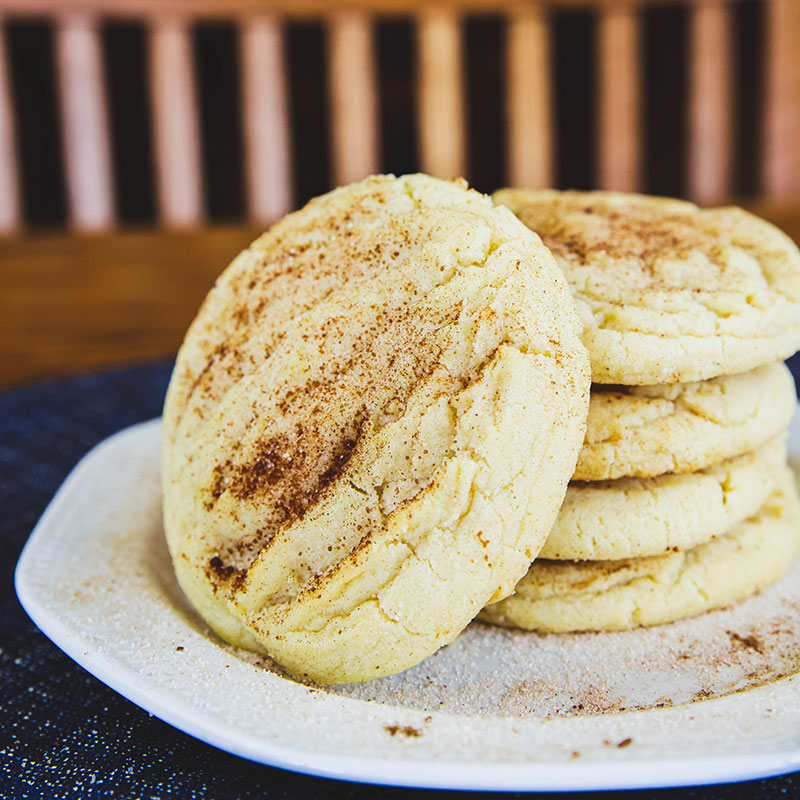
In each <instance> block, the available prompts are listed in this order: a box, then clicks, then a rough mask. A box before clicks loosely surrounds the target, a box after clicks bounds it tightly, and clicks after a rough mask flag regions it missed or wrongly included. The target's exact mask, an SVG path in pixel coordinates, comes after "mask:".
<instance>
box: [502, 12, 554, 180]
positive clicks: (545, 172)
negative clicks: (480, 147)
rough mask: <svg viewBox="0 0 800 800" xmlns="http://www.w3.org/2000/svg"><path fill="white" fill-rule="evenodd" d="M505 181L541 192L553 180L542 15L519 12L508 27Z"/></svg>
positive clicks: (546, 47) (546, 48)
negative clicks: (540, 189)
mask: <svg viewBox="0 0 800 800" xmlns="http://www.w3.org/2000/svg"><path fill="white" fill-rule="evenodd" d="M506 58H507V63H506V71H507V76H508V172H509V175H508V180H509V183H510V184H511V185H512V186H526V187H529V188H541V187H545V186H550V185H551V183H552V180H553V166H552V162H553V133H552V132H553V120H552V104H551V89H550V36H549V33H548V28H547V20H546V18H545V15H544V11H543V10H542V9H541V8H539V7H536V6H528V7H521V8H520V9H519V10H516V11H514V12H513V13H512V15H511V17H510V18H509V22H508V44H507V48H506Z"/></svg>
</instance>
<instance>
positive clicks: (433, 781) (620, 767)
mask: <svg viewBox="0 0 800 800" xmlns="http://www.w3.org/2000/svg"><path fill="white" fill-rule="evenodd" d="M795 419H796V420H797V419H798V417H795ZM160 424H161V420H160V418H158V417H156V418H154V419H151V420H147V421H145V422H140V423H137V424H135V425H132V426H129V427H126V428H123V429H122V430H120V431H117V432H116V433H114V434H112V435H111V436H109V437H107V438H105V439H103V440H102V441H100V442H98V443H97V444H96V445H94V446H93V447H92V448H91V449H90V450H89V451H88V452H87V453H86V454H85V455H84V456H82V457H81V459H80V460H79V461H78V462H77V463H76V465H75V466H74V467H73V468H72V469H71V470H70V472H69V474H68V475H67V477H66V478H65V479H64V481H63V482H62V484H61V486H60V487H59V489H58V490H57V492H56V493H55V495H54V496H53V498H52V499H51V500H50V502H49V503H48V505H47V507H46V508H45V510H44V512H43V513H42V515H41V517H40V518H39V520H38V522H37V523H36V525H35V527H34V529H33V531H32V532H31V534H30V535H29V536H28V539H27V541H26V542H25V545H24V547H23V549H22V552H21V554H20V557H19V559H18V561H17V564H16V568H15V571H14V587H15V591H16V594H17V598H18V599H19V602H20V604H21V605H22V608H23V609H24V610H25V612H26V613H27V614H28V616H29V617H30V619H31V620H32V621H33V622H34V624H35V625H36V626H37V627H38V628H39V629H40V630H41V631H42V633H44V635H45V636H47V638H48V639H50V640H51V641H52V642H53V643H54V644H55V645H56V646H57V647H58V648H59V649H60V650H62V651H63V652H64V653H65V654H66V655H67V656H68V657H69V658H71V659H72V660H73V661H74V662H75V663H77V664H78V665H79V666H80V667H82V668H83V669H85V670H86V671H87V672H89V673H90V674H91V675H93V676H94V677H95V678H97V679H98V680H99V681H101V682H102V683H104V684H105V685H106V686H108V687H109V688H111V689H112V690H113V691H115V692H117V693H118V694H119V695H121V696H122V697H124V698H125V699H127V700H129V701H130V702H132V703H134V704H135V705H137V706H138V707H140V708H142V709H143V710H145V711H147V712H148V713H150V714H153V715H154V716H156V717H158V718H159V719H161V720H162V721H163V722H165V723H167V724H169V725H171V726H173V727H175V728H177V729H178V730H180V731H182V732H183V733H185V734H187V735H189V736H192V737H194V738H196V739H199V740H200V741H203V742H205V743H206V744H209V745H211V746H214V747H217V748H218V749H221V750H224V751H226V752H228V753H231V754H233V755H237V756H240V757H243V758H246V759H248V760H250V761H254V762H257V763H262V764H265V765H267V766H271V767H276V768H280V769H286V770H290V771H293V772H297V773H301V774H307V775H313V776H316V777H324V778H332V779H337V780H345V781H354V782H359V783H368V784H374V785H386V786H398V787H408V788H429V789H456V790H475V791H480V790H488V791H526V790H527V791H530V790H540V791H586V790H603V789H634V788H638V789H655V788H669V787H681V786H699V785H709V784H713V783H732V782H737V781H743V780H753V779H758V778H768V777H773V776H777V775H782V774H787V773H789V772H793V771H795V770H797V769H800V725H798V731H797V745H796V746H795V747H790V748H784V749H774V750H769V751H761V752H757V753H749V754H742V753H732V754H718V755H713V756H709V755H699V756H697V757H680V758H676V757H667V758H657V757H642V758H639V759H636V760H633V759H631V760H624V761H601V760H597V759H593V758H592V757H591V756H589V755H587V756H585V757H584V758H582V759H581V760H580V761H577V760H576V761H570V762H550V763H546V762H541V761H539V762H525V761H508V762H502V761H491V762H487V763H481V762H478V763H468V762H464V761H454V760H442V759H428V760H425V759H417V758H408V757H405V758H397V759H394V758H382V757H369V758H367V759H365V758H360V757H357V756H352V755H346V754H340V755H336V754H329V753H321V754H320V753H315V752H313V751H310V750H303V749H302V748H301V747H281V746H279V745H276V744H274V743H272V742H265V741H260V742H256V743H253V741H252V737H250V736H249V735H248V734H247V733H239V734H238V735H237V733H236V729H235V725H231V724H228V725H227V726H223V727H224V729H223V728H221V727H220V725H219V724H216V723H215V724H214V725H211V724H204V722H203V720H202V719H201V718H200V717H199V715H198V714H197V712H196V711H195V710H194V709H192V708H191V707H190V706H186V705H185V703H183V702H181V701H180V700H179V699H178V700H176V699H175V698H174V697H173V696H172V695H171V694H170V692H169V691H168V690H166V689H164V688H161V687H158V686H152V685H148V680H147V678H146V677H143V676H141V675H140V674H138V673H137V672H136V670H135V669H133V668H132V667H129V666H128V665H126V664H125V663H123V662H121V661H115V660H114V659H113V657H110V656H106V655H103V654H102V653H98V652H93V651H92V649H91V643H89V642H86V641H85V640H84V639H83V637H82V635H81V633H80V631H78V630H73V629H71V628H70V625H69V624H68V623H66V622H64V621H62V620H61V619H60V618H59V617H58V614H57V613H54V612H52V611H51V610H50V609H49V608H47V607H46V605H45V604H44V602H43V598H40V597H39V595H38V590H37V589H36V588H35V587H34V586H33V584H32V583H30V582H29V581H28V579H27V575H28V572H29V571H30V564H31V563H32V562H33V561H34V559H35V556H36V548H37V546H38V543H39V541H41V540H43V539H44V538H45V535H46V532H47V529H48V527H49V526H50V525H51V524H52V520H53V519H57V517H58V515H59V513H60V512H61V509H62V507H64V506H68V504H69V501H70V499H71V496H72V495H73V494H75V493H76V492H78V493H79V490H80V484H81V480H82V478H83V474H84V473H85V472H86V470H87V469H88V467H89V466H90V465H91V462H92V461H94V460H96V458H98V456H100V455H102V452H103V451H104V450H106V449H109V448H112V447H118V446H120V445H121V444H124V442H125V441H126V440H128V439H133V438H138V437H140V436H143V435H148V434H150V432H151V430H152V429H155V428H159V427H160ZM792 677H793V676H787V677H786V678H784V679H782V680H784V681H785V680H790V679H791V678H792ZM742 694H747V692H743V693H742ZM730 697H731V695H728V696H726V697H721V698H716V699H712V700H705V701H702V702H703V703H718V702H721V701H725V700H728V699H729V698H730ZM362 702H363V701H362ZM658 711H659V709H650V710H649V711H648V712H647V713H652V714H657V713H658ZM631 713H641V712H614V713H613V714H609V715H607V716H609V717H612V716H613V717H617V718H621V717H624V716H625V715H627V714H631ZM496 719H502V717H498V718H496ZM509 719H512V718H509Z"/></svg>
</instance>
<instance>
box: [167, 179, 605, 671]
mask: <svg viewBox="0 0 800 800" xmlns="http://www.w3.org/2000/svg"><path fill="white" fill-rule="evenodd" d="M580 331H581V323H580V319H579V317H578V314H577V312H576V310H575V306H574V303H573V302H572V299H571V296H570V292H569V288H568V286H567V284H566V281H565V280H564V278H563V275H562V274H561V272H560V271H559V269H558V267H557V266H556V264H555V262H554V260H553V258H552V256H551V254H550V253H549V251H548V250H547V249H546V248H544V247H543V246H542V244H541V242H540V241H539V239H538V237H536V236H535V235H533V234H532V233H531V232H530V231H529V230H528V229H527V228H525V226H523V225H522V224H521V223H520V222H519V221H518V220H517V219H515V218H514V216H513V215H512V214H511V213H510V212H508V211H507V210H506V209H497V208H495V207H493V205H492V203H491V201H490V200H489V198H487V197H485V196H483V195H480V194H478V193H476V192H472V191H467V190H466V189H465V188H464V187H463V185H462V184H459V183H454V182H445V181H440V180H436V179H433V178H429V177H426V176H420V175H417V176H407V177H403V178H399V179H396V178H393V177H390V176H389V177H387V176H379V177H373V178H370V179H367V180H365V181H362V182H361V183H358V184H354V185H352V186H348V187H344V188H342V189H338V190H336V191H334V192H332V193H330V194H328V195H325V196H323V197H321V198H317V199H316V200H314V201H312V202H311V203H310V204H309V205H308V206H306V207H305V208H304V209H302V210H301V211H299V212H297V213H295V214H292V215H290V216H289V217H287V218H286V219H284V220H283V221H282V222H280V223H279V224H278V225H276V226H275V227H274V228H272V229H271V230H270V231H269V232H268V233H266V234H265V235H264V236H262V237H261V238H260V239H258V240H257V241H256V242H255V243H254V244H253V245H252V246H251V247H250V249H249V250H247V251H245V252H244V253H242V254H241V255H240V256H239V257H238V258H237V259H236V260H235V261H234V262H233V264H232V265H231V266H230V267H229V268H228V269H227V270H226V271H225V272H224V273H223V275H222V276H221V277H220V279H219V280H218V281H217V284H216V286H215V288H214V289H213V291H212V292H211V293H210V294H209V296H208V298H207V299H206V301H205V303H204V304H203V307H202V308H201V310H200V312H199V314H198V316H197V319H196V320H195V321H194V323H193V324H192V327H191V328H190V330H189V332H188V334H187V337H186V340H185V341H184V344H183V346H182V348H181V351H180V353H179V355H178V360H177V364H176V367H175V372H174V375H173V379H172V382H171V384H170V388H169V392H168V396H167V402H166V407H165V411H164V442H163V481H164V520H165V529H166V534H167V541H168V544H169V547H170V552H171V554H172V558H173V562H174V565H175V570H176V574H177V576H178V579H179V581H180V584H181V586H182V588H183V589H184V591H185V592H186V594H187V596H188V597H189V599H190V600H191V602H192V603H193V604H194V606H195V607H196V608H197V609H198V611H199V612H200V613H201V614H202V616H203V617H204V618H205V620H206V621H207V622H208V623H209V624H210V625H211V626H212V627H213V628H214V629H215V630H216V631H217V632H218V633H219V634H220V635H221V636H222V637H223V638H224V639H226V640H227V641H228V642H231V643H233V644H235V645H239V646H243V647H247V648H252V649H254V650H257V651H260V652H266V653H268V654H269V655H270V656H271V657H272V658H273V659H275V660H276V661H277V662H278V663H280V664H281V665H283V667H284V668H286V669H287V670H288V671H289V672H291V673H292V674H293V675H295V676H297V677H300V678H303V679H309V680H313V681H317V682H321V683H338V682H348V681H358V680H366V679H369V678H376V677H379V676H382V675H388V674H392V673H395V672H399V671H400V670H403V669H406V668H407V667H410V666H412V665H413V664H415V663H417V662H418V661H420V660H422V659H423V658H424V657H425V656H427V655H429V654H430V653H432V652H434V651H435V650H436V649H437V648H439V647H441V646H442V645H444V644H446V643H448V642H451V641H452V640H453V639H455V637H456V636H457V635H458V633H459V632H460V631H461V630H462V629H463V628H464V626H465V625H466V624H467V623H468V622H469V621H470V619H472V618H473V617H474V616H475V615H476V614H477V613H478V612H479V610H480V609H481V608H482V607H483V606H484V605H485V604H486V603H489V602H492V601H493V600H496V599H499V598H501V597H504V596H506V595H507V594H509V593H510V592H511V591H512V590H513V588H514V586H515V584H516V583H517V581H518V580H519V579H520V578H521V577H522V576H523V575H524V574H525V572H526V571H527V569H528V567H529V565H530V562H531V560H532V559H533V558H534V557H535V556H536V554H537V553H538V551H539V549H540V547H541V546H542V544H543V542H544V539H545V537H546V536H547V533H548V531H549V529H550V528H551V527H552V523H553V520H554V519H555V516H556V513H557V511H558V508H559V506H560V505H561V502H562V500H563V497H564V493H565V490H566V485H567V481H568V479H569V476H570V475H571V474H572V472H573V470H574V467H575V461H576V458H577V453H578V450H579V448H580V445H581V442H582V441H583V438H584V433H585V419H586V413H587V408H588V391H589V380H590V377H589V363H588V356H587V354H586V351H585V348H584V347H583V345H582V344H581V342H580Z"/></svg>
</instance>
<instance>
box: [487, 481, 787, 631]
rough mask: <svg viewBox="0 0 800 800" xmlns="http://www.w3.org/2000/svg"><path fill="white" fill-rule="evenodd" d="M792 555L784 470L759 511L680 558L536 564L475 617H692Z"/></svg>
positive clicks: (593, 625)
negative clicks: (513, 590)
mask: <svg viewBox="0 0 800 800" xmlns="http://www.w3.org/2000/svg"><path fill="white" fill-rule="evenodd" d="M798 554H800V504H798V497H797V489H796V487H795V483H794V478H793V476H792V475H791V474H789V471H788V470H786V472H785V474H784V477H783V479H782V480H781V485H780V488H779V489H778V490H777V491H776V492H775V493H774V494H773V495H772V496H771V497H770V499H769V500H768V501H767V502H766V503H765V504H764V506H763V507H762V508H761V510H760V511H759V512H758V513H757V514H756V515H755V516H753V517H751V518H750V519H748V520H747V521H746V522H743V523H741V524H740V525H739V526H737V527H736V528H735V529H734V530H732V531H731V532H730V533H728V534H727V535H725V536H722V537H720V538H718V539H714V540H713V541H711V542H708V543H706V544H702V545H699V546H698V547H695V548H694V549H692V550H688V551H686V552H681V553H669V554H666V555H662V556H653V557H651V558H641V559H626V560H622V561H604V562H589V561H586V562H577V563H572V562H560V561H544V560H540V561H536V562H534V564H533V566H532V567H531V569H530V571H529V572H528V574H527V575H526V576H525V578H523V579H522V581H520V583H519V585H518V586H517V590H516V593H515V594H514V595H512V596H511V597H508V598H506V599H505V600H502V601H501V602H499V603H496V604H494V605H492V606H489V607H488V608H486V609H485V610H484V611H483V612H482V614H481V619H483V620H486V621H487V622H493V623H496V624H499V625H506V626H510V627H517V628H523V629H525V630H533V631H541V632H550V633H564V632H567V631H582V630H583V631H618V630H625V629H627V628H637V627H641V626H647V625H659V624H661V623H665V622H673V621H675V620H679V619H684V618H686V617H692V616H695V615H697V614H701V613H703V612H704V611H709V610H711V609H716V608H723V607H725V606H728V605H731V604H733V603H736V602H739V601H740V600H744V599H746V598H748V597H750V596H751V595H753V594H755V593H756V592H758V591H761V590H762V589H764V588H766V587H767V586H769V585H771V584H773V583H775V582H776V581H778V580H779V579H780V578H781V577H782V576H783V575H785V574H786V572H788V570H789V568H790V567H791V566H792V563H793V561H794V560H795V559H796V558H797V556H798Z"/></svg>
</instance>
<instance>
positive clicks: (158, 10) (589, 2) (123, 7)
mask: <svg viewBox="0 0 800 800" xmlns="http://www.w3.org/2000/svg"><path fill="white" fill-rule="evenodd" d="M686 1H687V0H538V2H539V3H540V4H541V5H544V6H551V7H556V6H560V7H576V8H580V7H584V8H586V7H595V8H620V7H626V6H644V5H653V4H662V5H664V4H670V3H672V4H674V3H685V2H686ZM529 2H530V0H437V2H436V6H437V7H438V8H445V9H454V10H457V11H458V12H460V13H465V12H469V13H483V12H492V13H493V12H497V11H508V10H509V9H514V8H520V7H524V6H526V5H528V4H529ZM690 2H692V3H695V4H705V3H712V4H718V3H720V2H723V3H736V2H739V0H690ZM785 2H787V3H793V2H795V0H785ZM343 7H347V8H348V9H351V10H365V11H374V12H379V13H381V14H413V13H416V12H418V11H420V10H423V9H426V8H429V7H431V3H430V2H429V0H348V2H347V3H343V2H341V0H0V12H2V13H6V14H9V15H18V16H37V15H47V16H51V15H53V14H60V13H64V12H67V11H81V10H84V11H85V10H89V11H95V12H98V13H102V14H111V15H114V16H126V17H142V16H149V15H153V14H155V15H159V14H184V15H187V16H191V17H230V16H231V15H232V14H252V13H260V12H269V13H275V12H277V13H281V14H287V15H290V16H294V17H300V16H319V15H324V14H326V13H328V12H329V11H331V10H332V9H341V8H343Z"/></svg>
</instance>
